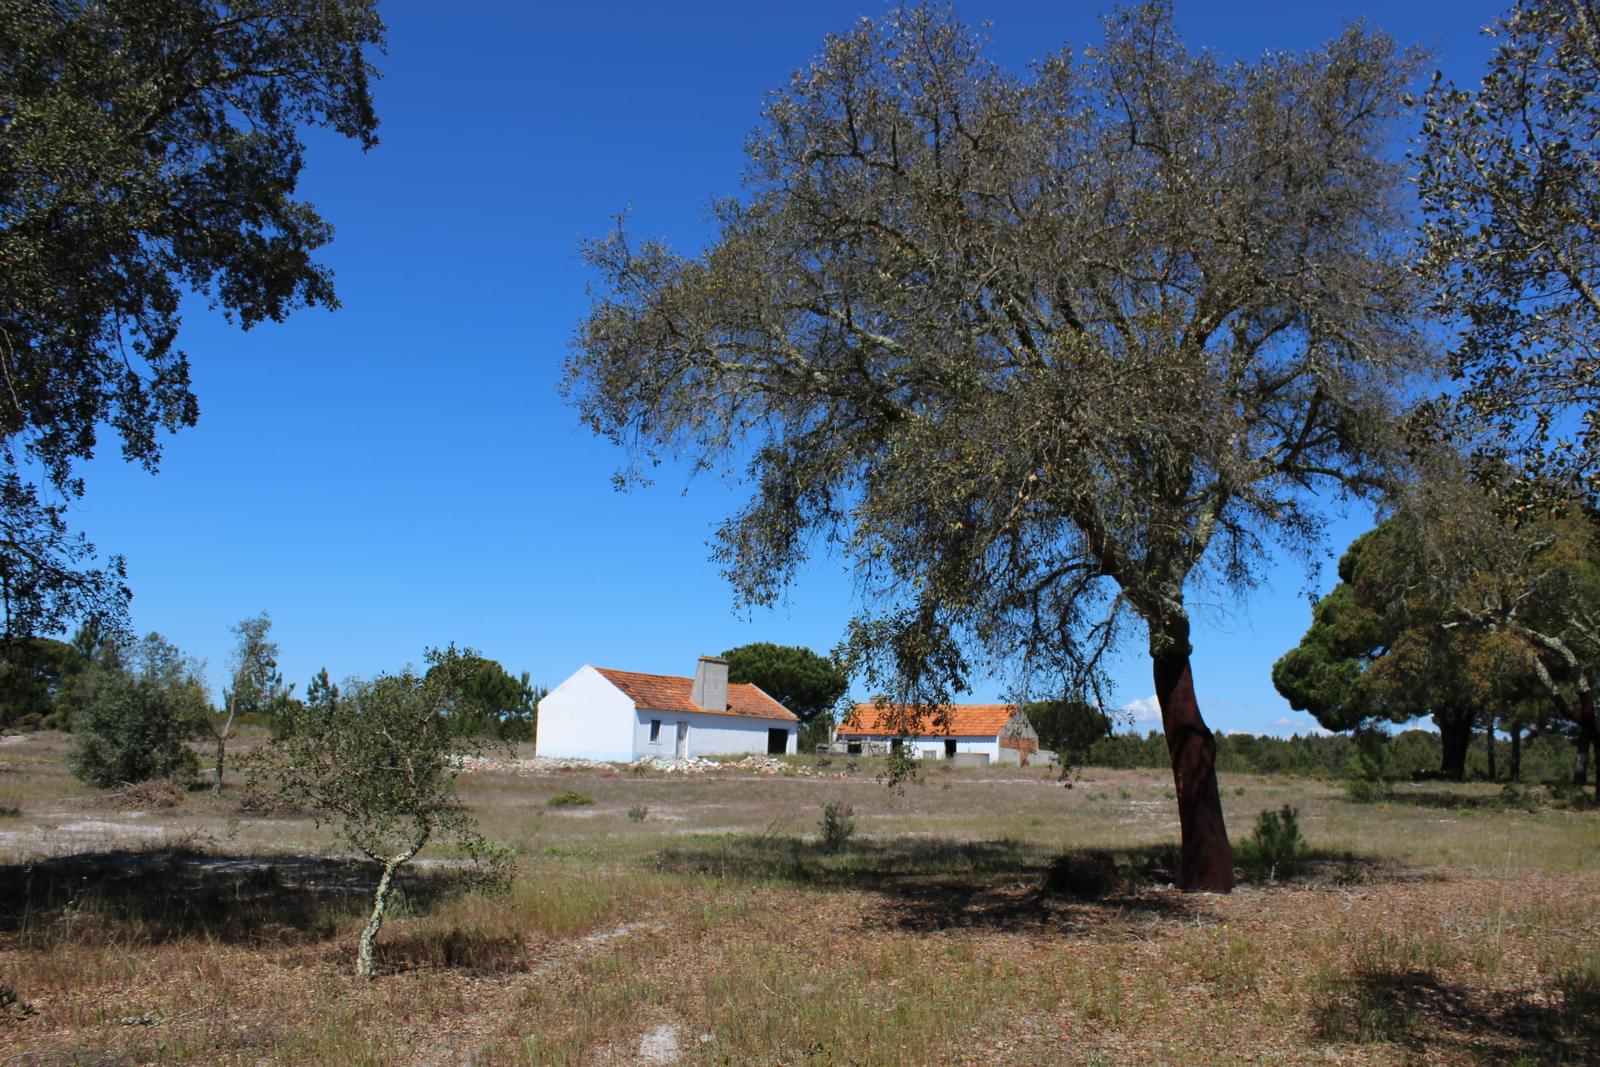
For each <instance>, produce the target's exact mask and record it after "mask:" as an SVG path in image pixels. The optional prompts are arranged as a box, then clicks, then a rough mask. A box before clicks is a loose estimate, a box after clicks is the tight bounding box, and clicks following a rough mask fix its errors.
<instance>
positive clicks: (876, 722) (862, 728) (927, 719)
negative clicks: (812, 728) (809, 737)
mask: <svg viewBox="0 0 1600 1067" xmlns="http://www.w3.org/2000/svg"><path fill="white" fill-rule="evenodd" d="M947 710H948V712H949V716H950V718H949V722H948V723H946V724H941V723H940V722H938V720H937V718H936V716H935V715H934V714H933V713H932V712H926V711H925V712H922V713H921V717H920V719H919V721H918V722H917V726H918V727H919V729H918V732H917V733H915V734H907V733H906V732H905V730H904V729H903V728H902V727H904V726H905V725H907V724H906V723H905V722H904V721H903V720H904V718H905V717H906V715H907V714H908V710H907V709H906V708H905V707H904V706H903V705H895V704H890V705H887V706H884V707H879V706H878V705H877V704H857V705H856V706H855V707H854V708H853V709H852V710H851V712H850V714H849V716H848V717H847V718H846V719H845V720H844V722H842V723H840V724H839V729H838V730H837V731H836V732H837V733H839V734H841V735H842V734H849V735H851V736H855V735H858V734H859V735H862V736H865V737H911V736H914V737H997V736H999V734H1000V731H1001V730H1004V729H1005V728H1006V723H1008V722H1010V721H1011V716H1012V715H1013V714H1014V713H1015V712H1016V710H1017V706H1016V705H1015V704H951V705H950V706H949V707H948V709H947ZM893 718H900V719H901V720H902V721H901V722H899V723H895V722H892V721H891V720H892V719H893Z"/></svg>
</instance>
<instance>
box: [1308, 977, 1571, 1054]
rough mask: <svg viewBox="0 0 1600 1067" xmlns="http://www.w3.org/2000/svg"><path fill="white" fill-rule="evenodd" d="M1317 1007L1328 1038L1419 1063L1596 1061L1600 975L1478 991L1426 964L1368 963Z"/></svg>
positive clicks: (1322, 1033)
mask: <svg viewBox="0 0 1600 1067" xmlns="http://www.w3.org/2000/svg"><path fill="white" fill-rule="evenodd" d="M1330 992H1331V996H1329V997H1328V999H1327V1000H1326V1002H1325V1003H1324V1004H1323V1005H1322V1006H1321V1007H1320V1008H1319V1009H1318V1010H1317V1014H1316V1023H1315V1025H1316V1033H1317V1036H1318V1037H1319V1038H1320V1039H1321V1040H1323V1041H1327V1042H1339V1043H1348V1044H1396V1045H1401V1046H1403V1047H1405V1048H1406V1049H1407V1050H1408V1052H1409V1053H1411V1054H1412V1055H1414V1056H1415V1057H1416V1058H1417V1059H1418V1060H1419V1061H1420V1062H1432V1061H1435V1060H1439V1059H1449V1060H1451V1061H1455V1060H1456V1059H1458V1058H1464V1059H1466V1060H1468V1061H1476V1062H1481V1063H1505V1062H1510V1061H1517V1062H1537V1063H1596V1062H1600V982H1596V980H1595V976H1593V975H1577V976H1570V975H1569V976H1566V977H1564V978H1562V979H1558V980H1557V981H1556V982H1554V983H1553V984H1552V986H1551V987H1550V988H1540V989H1522V990H1494V991H1489V990H1481V989H1471V988H1468V987H1465V986H1459V985H1454V984H1452V983H1450V982H1448V981H1445V980H1443V979H1442V978H1441V977H1440V976H1439V975H1437V974H1435V973H1433V972H1432V971H1429V970H1425V969H1417V968H1373V969H1368V970H1363V971H1360V972H1358V973H1357V974H1355V975H1354V976H1352V977H1350V978H1347V979H1345V980H1344V981H1343V982H1342V983H1341V984H1339V985H1336V986H1335V987H1334V988H1333V989H1332V990H1331V991H1330Z"/></svg>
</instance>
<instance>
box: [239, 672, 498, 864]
mask: <svg viewBox="0 0 1600 1067" xmlns="http://www.w3.org/2000/svg"><path fill="white" fill-rule="evenodd" d="M448 707H449V695H448V693H447V692H446V691H445V689H444V688H443V687H442V686H440V685H437V684H434V683H430V682H429V681H427V680H426V679H424V678H419V677H418V676H417V675H415V674H413V673H412V672H411V671H410V670H409V669H408V670H404V671H401V672H400V673H399V674H385V675H379V676H378V677H376V678H374V679H372V680H370V681H365V680H353V681H351V682H349V683H347V686H346V688H345V690H344V691H343V692H341V693H339V695H338V696H337V697H336V698H332V699H329V700H327V701H326V702H323V703H319V704H315V705H312V704H307V705H290V706H289V707H288V708H286V709H285V714H287V715H289V716H290V717H291V719H292V721H291V722H290V723H289V725H288V728H287V729H286V730H285V732H284V734H283V736H282V737H278V738H275V739H273V741H272V742H271V743H270V744H269V745H268V746H267V748H266V753H265V757H264V760H263V761H262V762H261V763H260V764H258V765H257V767H256V768H254V770H255V773H256V775H257V776H263V775H270V776H271V777H272V779H274V781H275V782H276V785H277V786H278V788H279V790H280V791H281V793H282V795H283V796H284V797H285V798H286V799H288V800H290V801H292V802H294V803H296V804H300V805H303V806H305V807H306V808H308V809H310V810H311V811H313V812H315V813H317V815H318V817H319V818H321V819H331V820H336V821H337V822H338V824H339V826H340V829H341V830H342V832H343V834H344V837H345V839H346V840H347V841H349V843H350V844H351V846H352V847H354V848H356V849H358V850H360V851H361V852H362V853H364V854H365V855H367V856H369V857H371V858H372V859H374V860H377V861H379V862H386V861H388V860H389V859H390V858H392V857H394V856H396V855H401V854H405V853H407V852H410V853H412V854H414V853H415V851H416V850H417V849H420V848H422V847H423V845H425V844H426V843H427V842H428V841H429V840H430V839H432V838H433V837H434V836H435V835H437V834H441V833H443V834H446V835H453V836H456V837H458V838H461V839H463V840H471V839H472V838H473V837H474V836H475V835H474V834H473V832H472V830H471V826H472V823H471V820H470V819H469V818H468V817H467V815H466V813H465V812H464V811H463V810H462V808H461V806H460V804H459V803H458V802H457V800H456V795H455V779H456V775H457V774H458V773H460V762H459V760H458V759H456V757H457V756H458V755H459V754H460V753H461V752H462V751H463V748H462V745H461V744H460V741H459V739H458V737H457V735H456V734H455V733H454V731H453V730H452V729H451V724H450V722H449V718H448V715H447V711H448ZM407 858H408V859H409V856H408V857H407Z"/></svg>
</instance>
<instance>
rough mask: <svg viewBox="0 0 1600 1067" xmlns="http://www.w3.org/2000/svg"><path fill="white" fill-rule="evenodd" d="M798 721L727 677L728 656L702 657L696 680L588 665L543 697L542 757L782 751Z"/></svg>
mask: <svg viewBox="0 0 1600 1067" xmlns="http://www.w3.org/2000/svg"><path fill="white" fill-rule="evenodd" d="M799 727H800V720H799V718H798V717H797V716H796V715H795V714H794V713H793V712H791V711H790V710H789V709H788V708H786V707H784V706H783V705H782V704H780V703H778V702H777V701H776V700H774V699H773V698H772V697H771V696H769V695H768V694H767V693H766V692H765V691H764V690H762V689H761V688H760V687H759V686H756V685H751V684H749V683H747V682H734V683H729V681H728V664H727V661H726V660H722V659H719V658H717V657H715V656H701V657H700V662H699V664H698V665H697V666H696V668H695V674H694V677H693V678H682V677H677V676H674V675H669V674H642V673H640V672H637V671H619V670H612V669H610V668H607V667H592V666H589V665H588V664H585V665H584V666H583V667H581V668H580V669H579V670H578V671H577V672H576V673H575V674H573V675H572V676H571V677H570V678H568V679H567V680H566V681H564V682H562V683H561V684H560V685H558V686H556V687H555V688H554V689H552V690H551V691H550V692H549V693H548V694H546V696H545V698H544V699H543V700H541V701H539V717H538V723H537V726H536V727H535V735H534V749H535V751H537V752H538V754H539V755H541V756H551V757H564V758H569V759H574V758H575V759H592V760H608V761H614V762H619V763H631V762H633V761H634V760H638V759H646V758H649V757H657V758H662V759H690V758H694V757H697V756H741V755H747V754H750V753H767V754H768V755H782V754H784V753H793V752H794V751H795V745H796V736H797V733H798V731H799Z"/></svg>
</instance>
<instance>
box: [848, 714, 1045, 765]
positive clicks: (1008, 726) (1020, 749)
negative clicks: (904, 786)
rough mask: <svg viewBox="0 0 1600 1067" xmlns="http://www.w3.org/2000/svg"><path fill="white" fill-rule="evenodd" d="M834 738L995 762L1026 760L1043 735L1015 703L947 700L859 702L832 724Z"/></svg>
mask: <svg viewBox="0 0 1600 1067" xmlns="http://www.w3.org/2000/svg"><path fill="white" fill-rule="evenodd" d="M833 736H834V741H835V743H842V744H843V745H844V746H845V750H846V751H847V752H848V751H857V752H859V751H862V750H863V749H864V748H865V746H867V745H870V744H888V745H889V746H890V747H891V748H895V747H904V748H909V749H910V751H911V754H912V755H913V756H915V757H917V758H918V759H952V758H955V757H956V756H960V755H965V754H968V753H972V754H982V755H984V756H987V757H988V758H989V759H990V760H992V761H994V762H996V763H1021V764H1027V763H1028V762H1029V761H1030V759H1031V758H1032V757H1034V756H1035V755H1037V754H1038V751H1039V735H1038V734H1037V733H1036V732H1034V729H1033V726H1032V725H1031V724H1030V723H1029V722H1028V717H1027V716H1026V715H1024V714H1023V712H1022V709H1021V708H1020V707H1019V706H1017V705H1016V704H948V705H945V706H944V707H942V708H920V709H919V708H911V707H907V706H906V705H900V704H887V703H878V702H874V703H868V704H857V705H855V707H853V708H852V709H851V710H850V714H849V715H847V716H846V717H845V719H844V721H843V722H841V723H840V724H839V725H838V727H837V728H836V729H835V730H834V734H833Z"/></svg>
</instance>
